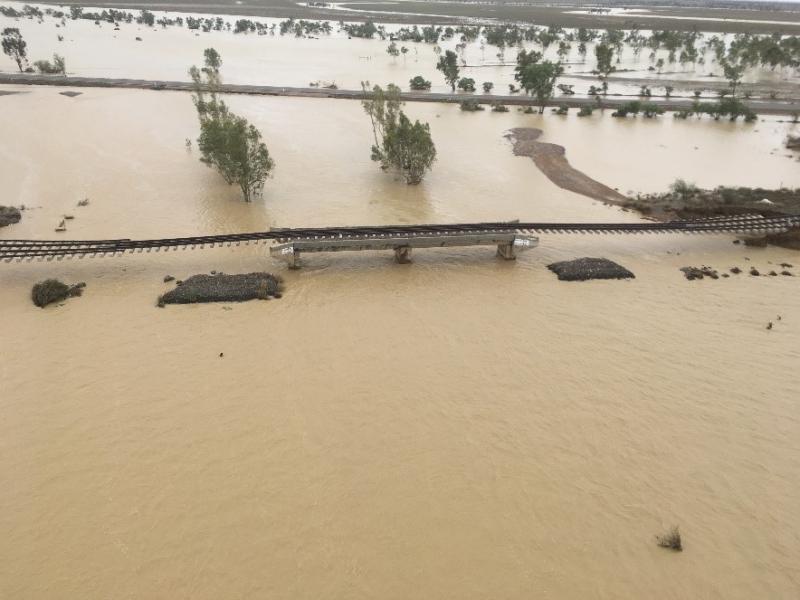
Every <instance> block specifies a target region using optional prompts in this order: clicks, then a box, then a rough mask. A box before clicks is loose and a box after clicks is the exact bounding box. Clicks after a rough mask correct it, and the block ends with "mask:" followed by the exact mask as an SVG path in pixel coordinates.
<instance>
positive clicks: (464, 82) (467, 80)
mask: <svg viewBox="0 0 800 600" xmlns="http://www.w3.org/2000/svg"><path fill="white" fill-rule="evenodd" d="M458 89H460V90H463V91H465V92H474V91H475V80H474V79H473V78H472V77H462V78H461V79H459V80H458Z"/></svg>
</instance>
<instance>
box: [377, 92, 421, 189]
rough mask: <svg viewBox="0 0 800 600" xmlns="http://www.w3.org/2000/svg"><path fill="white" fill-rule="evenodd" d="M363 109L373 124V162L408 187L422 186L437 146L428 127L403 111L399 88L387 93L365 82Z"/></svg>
mask: <svg viewBox="0 0 800 600" xmlns="http://www.w3.org/2000/svg"><path fill="white" fill-rule="evenodd" d="M361 88H362V90H363V91H364V96H365V98H364V100H362V102H361V105H362V106H363V108H364V112H366V113H367V115H369V118H370V122H371V123H372V133H373V139H374V144H373V145H372V153H371V158H372V160H374V161H375V162H378V163H380V166H381V169H383V170H384V171H389V170H394V171H396V172H398V173H399V174H400V175H401V176H402V177H403V179H405V181H406V183H407V184H409V185H416V184H418V183H420V182H421V181H422V179H423V177H424V176H425V173H426V172H427V171H428V170H430V168H431V166H432V165H433V163H434V161H435V160H436V146H435V145H434V143H433V139H432V138H431V130H430V126H429V125H428V123H420V122H419V121H414V122H413V123H412V122H411V119H409V118H408V117H407V116H406V115H405V113H404V112H403V111H402V110H401V108H400V107H401V105H402V102H401V101H400V88H399V87H397V86H396V85H393V84H389V85H388V86H387V88H386V90H385V91H384V90H383V89H382V88H381V87H380V86H378V85H376V86H375V87H373V88H372V89H371V90H370V88H369V82H362V83H361Z"/></svg>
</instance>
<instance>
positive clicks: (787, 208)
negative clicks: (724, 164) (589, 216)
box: [624, 180, 800, 250]
mask: <svg viewBox="0 0 800 600" xmlns="http://www.w3.org/2000/svg"><path fill="white" fill-rule="evenodd" d="M624 206H626V207H628V208H633V209H635V210H638V211H639V212H641V213H643V214H646V215H652V216H654V217H656V218H658V219H673V218H679V219H697V218H706V217H722V216H731V215H743V214H760V215H763V216H765V217H785V216H795V215H800V188H798V189H789V188H781V189H777V190H766V189H764V188H746V187H724V186H721V187H717V188H714V189H713V190H703V189H700V188H698V187H695V186H694V185H693V184H691V183H686V182H685V181H682V180H677V181H676V182H675V183H673V184H672V185H671V186H670V191H668V192H666V193H662V194H644V195H638V196H637V197H636V198H629V199H628V201H627V202H625V204H624ZM746 241H747V243H748V244H749V245H764V246H765V245H766V244H767V243H771V244H775V245H777V246H782V247H784V248H793V249H795V250H800V230H795V231H789V232H786V233H776V234H769V235H766V236H760V237H754V238H751V239H748V240H746Z"/></svg>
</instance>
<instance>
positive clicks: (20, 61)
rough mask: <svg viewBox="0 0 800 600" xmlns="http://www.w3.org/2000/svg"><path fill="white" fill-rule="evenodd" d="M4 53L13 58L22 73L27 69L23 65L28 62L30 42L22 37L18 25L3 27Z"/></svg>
mask: <svg viewBox="0 0 800 600" xmlns="http://www.w3.org/2000/svg"><path fill="white" fill-rule="evenodd" d="M2 39H3V42H2V44H3V54H5V55H6V56H8V57H9V58H11V60H13V61H14V62H15V63H17V67H18V68H19V72H20V73H22V72H23V71H24V70H25V69H24V68H23V65H26V64H28V50H27V47H28V43H27V42H26V41H25V40H24V39H22V34H21V33H20V32H19V29H17V28H16V27H6V28H5V29H3V38H2Z"/></svg>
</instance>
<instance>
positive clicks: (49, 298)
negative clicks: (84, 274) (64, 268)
mask: <svg viewBox="0 0 800 600" xmlns="http://www.w3.org/2000/svg"><path fill="white" fill-rule="evenodd" d="M85 287H86V284H85V283H77V284H75V285H67V284H66V283H62V282H61V281H59V280H58V279H45V280H44V281H40V282H39V283H37V284H36V285H34V286H33V289H32V290H31V300H33V303H34V304H35V305H36V306H38V307H39V308H44V307H45V306H47V305H48V304H52V303H53V302H61V301H62V300H66V299H67V298H71V297H74V296H80V295H81V294H82V293H83V288H85Z"/></svg>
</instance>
